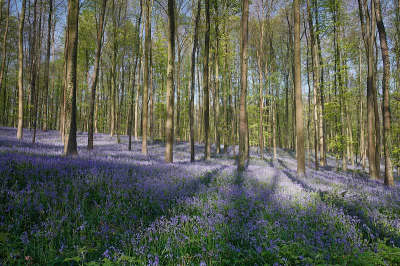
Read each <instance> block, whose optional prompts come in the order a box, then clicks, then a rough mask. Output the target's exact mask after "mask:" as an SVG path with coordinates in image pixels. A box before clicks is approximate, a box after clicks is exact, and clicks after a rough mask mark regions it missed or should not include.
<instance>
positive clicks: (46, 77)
mask: <svg viewBox="0 0 400 266" xmlns="http://www.w3.org/2000/svg"><path fill="white" fill-rule="evenodd" d="M52 16H53V0H49V17H48V19H47V47H46V62H45V70H44V90H45V95H44V101H43V103H44V105H43V131H46V130H47V119H48V117H47V114H48V104H47V102H48V94H49V74H50V49H51V25H52V22H51V17H52Z"/></svg>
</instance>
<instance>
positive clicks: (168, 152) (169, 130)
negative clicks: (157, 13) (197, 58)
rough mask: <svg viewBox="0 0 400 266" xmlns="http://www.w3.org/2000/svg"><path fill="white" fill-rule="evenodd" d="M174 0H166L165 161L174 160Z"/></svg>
mask: <svg viewBox="0 0 400 266" xmlns="http://www.w3.org/2000/svg"><path fill="white" fill-rule="evenodd" d="M174 2H175V1H174V0H168V65H167V120H166V122H165V135H166V136H165V138H166V140H165V142H166V143H165V162H166V163H172V162H173V160H174V154H173V147H174V94H175V90H174V65H175V3H174Z"/></svg>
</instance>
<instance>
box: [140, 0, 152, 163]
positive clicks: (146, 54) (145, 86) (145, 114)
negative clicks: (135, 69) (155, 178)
mask: <svg viewBox="0 0 400 266" xmlns="http://www.w3.org/2000/svg"><path fill="white" fill-rule="evenodd" d="M145 3H146V4H145V5H146V6H145V16H146V20H145V31H146V36H145V41H144V43H145V44H144V74H143V98H142V105H143V109H142V114H143V123H142V132H143V137H142V154H143V155H147V153H148V150H147V122H148V109H149V108H148V107H149V105H148V103H149V102H148V98H149V94H148V93H149V52H150V44H151V31H150V27H151V21H150V0H146V2H145Z"/></svg>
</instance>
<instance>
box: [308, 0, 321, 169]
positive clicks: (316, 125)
mask: <svg viewBox="0 0 400 266" xmlns="http://www.w3.org/2000/svg"><path fill="white" fill-rule="evenodd" d="M307 14H308V26H309V29H310V39H311V40H310V41H311V61H312V70H313V86H314V93H313V99H314V157H315V158H314V160H315V170H317V171H318V170H319V159H318V148H319V142H318V140H319V132H318V131H319V115H318V111H319V95H318V92H319V65H318V63H319V61H318V48H317V44H316V41H315V33H314V23H313V14H312V12H311V6H310V0H307Z"/></svg>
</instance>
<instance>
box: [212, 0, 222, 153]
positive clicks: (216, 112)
mask: <svg viewBox="0 0 400 266" xmlns="http://www.w3.org/2000/svg"><path fill="white" fill-rule="evenodd" d="M214 9H215V17H216V21H215V42H216V44H215V93H214V103H215V106H214V124H215V146H216V148H217V149H216V153H217V154H219V153H221V135H220V130H219V89H220V88H219V87H220V82H219V22H218V21H219V15H218V1H214Z"/></svg>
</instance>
